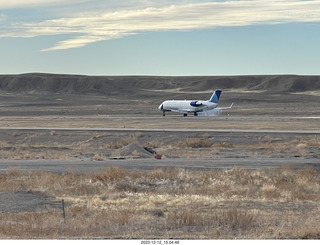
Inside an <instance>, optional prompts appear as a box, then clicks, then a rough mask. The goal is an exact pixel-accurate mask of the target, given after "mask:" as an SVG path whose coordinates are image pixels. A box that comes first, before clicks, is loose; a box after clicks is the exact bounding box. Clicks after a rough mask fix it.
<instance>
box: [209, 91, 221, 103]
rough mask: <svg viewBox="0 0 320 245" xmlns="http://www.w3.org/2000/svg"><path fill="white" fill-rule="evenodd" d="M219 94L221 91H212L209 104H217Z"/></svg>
mask: <svg viewBox="0 0 320 245" xmlns="http://www.w3.org/2000/svg"><path fill="white" fill-rule="evenodd" d="M221 92H222V90H221V89H216V91H214V93H213V94H212V96H211V98H210V100H209V102H213V103H218V101H219V98H220V94H221Z"/></svg>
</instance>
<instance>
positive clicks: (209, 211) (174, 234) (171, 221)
mask: <svg viewBox="0 0 320 245" xmlns="http://www.w3.org/2000/svg"><path fill="white" fill-rule="evenodd" d="M0 190H1V192H2V193H3V192H11V193H14V192H15V191H20V192H21V191H28V192H32V193H34V194H35V195H39V196H42V197H43V196H45V197H48V198H49V199H50V200H51V201H53V202H60V201H61V200H62V199H64V200H65V202H66V203H67V205H66V209H65V211H66V219H65V222H64V220H63V218H62V214H61V210H60V209H59V208H47V209H44V210H38V211H36V212H27V211H26V212H18V213H0V218H1V221H0V237H1V238H93V237H95V238H140V239H144V238H163V239H169V238H176V239H178V238H180V239H182V238H196V239H222V238H223V239H225V238H227V239H233V238H241V239H246V238H251V239H278V238H298V239H301V238H319V237H320V230H319V228H318V223H319V221H320V215H319V212H318V202H319V201H320V174H319V173H318V172H317V171H315V170H314V169H312V168H310V167H306V168H303V169H298V170H295V169H293V168H292V167H291V166H290V165H287V166H283V167H282V168H281V169H278V170H277V169H270V170H245V169H230V170H219V171H218V170H217V171H213V170H212V171H189V170H186V169H176V168H169V169H155V170H152V171H135V172H128V171H126V170H124V169H121V168H108V169H106V170H104V171H101V172H95V173H88V174H83V173H65V174H56V173H49V172H40V171H38V172H26V171H21V170H18V169H10V170H9V171H7V172H6V173H1V174H0ZM21 205H23V204H21Z"/></svg>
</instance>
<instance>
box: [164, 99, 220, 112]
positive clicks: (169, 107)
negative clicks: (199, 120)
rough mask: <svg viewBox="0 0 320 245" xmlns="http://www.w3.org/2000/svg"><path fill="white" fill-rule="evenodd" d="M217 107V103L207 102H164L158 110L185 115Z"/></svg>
mask: <svg viewBox="0 0 320 245" xmlns="http://www.w3.org/2000/svg"><path fill="white" fill-rule="evenodd" d="M217 105H218V104H217V103H213V102H210V101H207V100H166V101H164V102H163V103H162V104H161V105H160V106H159V110H162V111H173V112H179V113H185V114H186V113H189V112H202V111H205V110H212V109H214V108H216V107H217Z"/></svg>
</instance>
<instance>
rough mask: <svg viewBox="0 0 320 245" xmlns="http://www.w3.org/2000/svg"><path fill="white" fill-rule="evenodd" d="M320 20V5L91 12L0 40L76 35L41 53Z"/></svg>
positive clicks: (30, 26) (316, 0)
mask: <svg viewBox="0 0 320 245" xmlns="http://www.w3.org/2000/svg"><path fill="white" fill-rule="evenodd" d="M318 21H320V0H310V1H297V0H288V1H279V0H273V1H272V0H271V1H261V0H252V1H245V0H244V1H226V2H202V3H193V4H181V5H171V6H166V7H149V8H144V9H134V10H121V11H114V12H94V13H93V12H92V13H86V14H83V15H79V16H78V17H75V18H74V17H73V18H60V19H55V20H47V21H43V22H40V23H27V24H19V26H14V25H13V26H12V28H11V29H12V30H13V31H12V32H10V33H4V34H2V35H1V34H0V36H16V37H18V36H20V37H35V36H44V35H59V34H73V35H74V37H73V38H70V39H67V40H64V41H61V42H59V43H57V44H56V45H55V46H53V47H50V48H48V49H45V50H44V51H49V50H60V49H70V48H79V47H83V46H86V45H88V44H90V43H94V42H98V41H103V40H110V39H115V38H121V37H125V36H128V35H133V34H137V33H141V32H146V31H168V30H174V31H183V30H192V29H203V28H214V27H220V26H248V25H257V24H279V23H289V22H318Z"/></svg>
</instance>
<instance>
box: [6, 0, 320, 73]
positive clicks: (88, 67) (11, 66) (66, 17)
mask: <svg viewBox="0 0 320 245" xmlns="http://www.w3.org/2000/svg"><path fill="white" fill-rule="evenodd" d="M319 57H320V0H285V1H280V0H238V1H235V0H234V1H229V0H211V1H210V0H128V1H126V0H124V1H120V0H0V74H21V73H33V72H41V73H58V74H82V75H161V76H219V75H269V74H297V75H319V74H320V66H319V63H320V62H319V59H320V58H319Z"/></svg>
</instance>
